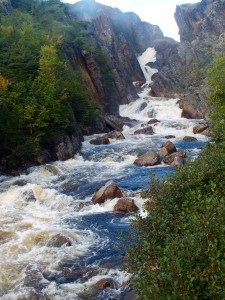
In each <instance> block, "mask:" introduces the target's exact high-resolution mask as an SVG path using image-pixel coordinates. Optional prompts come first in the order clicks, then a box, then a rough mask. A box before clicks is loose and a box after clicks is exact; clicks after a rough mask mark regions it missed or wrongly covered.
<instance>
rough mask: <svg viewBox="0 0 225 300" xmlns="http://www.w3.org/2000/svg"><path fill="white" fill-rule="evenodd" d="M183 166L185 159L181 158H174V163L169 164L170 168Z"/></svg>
mask: <svg viewBox="0 0 225 300" xmlns="http://www.w3.org/2000/svg"><path fill="white" fill-rule="evenodd" d="M184 164H185V159H184V158H183V157H179V156H176V157H175V158H174V161H173V162H172V163H171V166H174V167H180V166H183V165H184Z"/></svg>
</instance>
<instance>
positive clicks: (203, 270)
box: [127, 58, 225, 300]
mask: <svg viewBox="0 0 225 300" xmlns="http://www.w3.org/2000/svg"><path fill="white" fill-rule="evenodd" d="M224 63H225V60H224V58H217V59H216V62H215V64H214V65H213V67H212V69H211V70H210V71H209V84H210V86H211V92H210V96H209V97H210V102H211V105H212V108H213V110H212V116H213V119H212V123H213V125H212V126H213V128H214V137H213V138H214V141H215V142H214V143H213V144H211V145H209V146H208V147H207V148H206V149H205V150H204V151H203V152H202V154H201V155H200V156H199V157H198V159H196V160H195V161H192V162H189V163H188V164H187V165H186V166H184V167H182V168H179V169H178V170H177V171H176V173H174V174H173V175H172V176H171V177H170V178H168V179H166V180H165V181H163V182H162V181H160V180H157V179H156V178H154V177H153V178H152V179H151V182H150V189H149V190H148V191H147V192H145V196H146V195H147V196H148V198H149V200H148V202H147V204H146V209H147V212H148V215H147V217H146V218H142V217H137V218H136V219H135V220H134V221H133V224H132V225H133V229H134V233H133V232H132V234H131V236H130V239H131V246H130V249H129V250H128V252H127V259H128V263H127V269H128V271H130V272H131V273H133V274H134V276H133V285H134V288H135V289H136V290H137V292H138V295H139V297H140V299H143V300H148V299H157V300H158V299H163V300H166V299H172V300H174V299H190V300H192V299H208V300H209V299H218V300H219V299H221V300H222V299H225V240H224V234H225V189H224V184H225V179H224V178H225V147H224V138H225V136H224V134H225V128H224V126H223V122H222V123H221V120H222V118H224V108H225V102H224V85H225V80H224V79H225V78H224V75H225V65H224ZM221 124H222V125H221ZM217 133H219V136H218V135H217Z"/></svg>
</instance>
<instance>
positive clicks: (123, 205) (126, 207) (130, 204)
mask: <svg viewBox="0 0 225 300" xmlns="http://www.w3.org/2000/svg"><path fill="white" fill-rule="evenodd" d="M113 210H114V211H122V212H135V211H137V210H138V207H137V205H136V204H135V203H134V200H133V199H130V198H120V199H119V200H118V201H117V203H116V205H115V206H114V208H113Z"/></svg>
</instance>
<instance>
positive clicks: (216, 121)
mask: <svg viewBox="0 0 225 300" xmlns="http://www.w3.org/2000/svg"><path fill="white" fill-rule="evenodd" d="M208 85H209V87H210V88H211V92H210V94H209V100H210V104H211V108H212V111H211V115H210V117H211V118H212V120H213V126H212V130H213V133H214V140H215V141H216V142H220V143H223V144H224V145H225V57H224V56H223V57H217V58H216V61H215V64H214V65H213V67H212V68H211V69H210V71H209V72H208Z"/></svg>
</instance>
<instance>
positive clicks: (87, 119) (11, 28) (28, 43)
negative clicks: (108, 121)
mask: <svg viewBox="0 0 225 300" xmlns="http://www.w3.org/2000/svg"><path fill="white" fill-rule="evenodd" d="M12 5H13V8H14V10H13V13H12V14H10V15H8V16H2V17H1V22H0V136H1V147H0V158H4V159H5V160H6V164H7V167H10V168H11V167H17V166H21V165H26V162H30V161H33V159H34V157H35V156H36V155H37V154H38V153H39V151H40V149H41V148H48V147H51V145H52V142H53V141H54V139H55V138H56V137H58V136H62V135H65V134H69V135H72V134H76V131H77V128H78V126H84V125H88V126H91V125H92V124H93V122H94V120H95V118H96V114H97V110H96V106H95V105H93V104H91V103H90V101H89V99H88V96H87V94H86V92H85V89H84V84H83V82H82V79H81V77H80V75H78V72H77V71H76V66H75V65H73V66H71V65H70V64H69V63H68V61H67V60H66V59H65V49H66V47H69V46H70V47H73V48H74V47H78V46H81V44H82V43H80V44H79V45H78V42H77V41H78V40H79V39H81V38H83V45H84V44H85V45H87V39H88V38H87V37H88V35H89V33H88V30H86V25H85V22H83V23H82V22H78V21H76V20H72V19H70V18H69V17H68V15H67V14H68V13H69V11H68V5H67V4H63V3H61V2H60V1H59V0H49V1H42V0H29V1H26V0H25V1H24V0H23V1H21V0H13V1H12ZM84 32H85V34H84Z"/></svg>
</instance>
